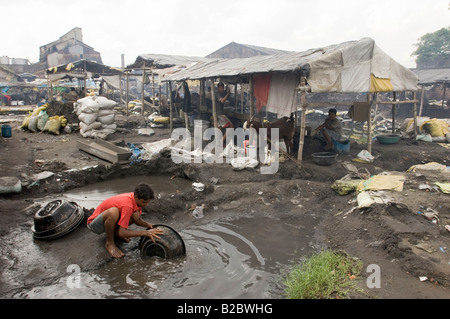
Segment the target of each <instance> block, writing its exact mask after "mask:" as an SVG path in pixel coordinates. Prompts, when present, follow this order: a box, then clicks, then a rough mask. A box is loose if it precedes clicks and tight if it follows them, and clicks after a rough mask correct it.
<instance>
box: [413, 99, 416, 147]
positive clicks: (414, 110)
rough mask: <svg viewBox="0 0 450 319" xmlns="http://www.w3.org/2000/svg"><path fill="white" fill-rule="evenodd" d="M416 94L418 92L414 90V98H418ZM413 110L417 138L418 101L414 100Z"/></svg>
mask: <svg viewBox="0 0 450 319" xmlns="http://www.w3.org/2000/svg"><path fill="white" fill-rule="evenodd" d="M416 95H417V92H416V91H414V92H413V100H415V99H416ZM413 112H414V139H415V138H416V137H417V103H416V102H414V109H413Z"/></svg>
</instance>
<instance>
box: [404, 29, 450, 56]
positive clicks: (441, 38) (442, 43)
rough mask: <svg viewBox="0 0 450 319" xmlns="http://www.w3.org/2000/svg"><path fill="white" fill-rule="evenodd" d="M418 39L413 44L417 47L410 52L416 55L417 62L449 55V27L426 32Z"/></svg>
mask: <svg viewBox="0 0 450 319" xmlns="http://www.w3.org/2000/svg"><path fill="white" fill-rule="evenodd" d="M418 40H419V42H418V43H416V44H415V46H416V47H417V49H416V50H415V51H414V52H413V53H412V54H411V56H417V59H416V62H417V63H421V62H426V61H429V60H431V59H434V58H445V57H450V27H447V28H442V29H440V30H438V31H436V32H433V33H427V34H425V35H424V36H422V37H420V38H419V39H418Z"/></svg>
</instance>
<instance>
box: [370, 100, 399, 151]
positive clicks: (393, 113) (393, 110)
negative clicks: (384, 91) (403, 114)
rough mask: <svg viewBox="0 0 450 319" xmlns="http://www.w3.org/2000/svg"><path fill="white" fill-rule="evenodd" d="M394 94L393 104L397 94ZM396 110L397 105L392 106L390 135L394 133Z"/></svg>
mask: <svg viewBox="0 0 450 319" xmlns="http://www.w3.org/2000/svg"><path fill="white" fill-rule="evenodd" d="M393 93H394V102H395V101H396V100H397V94H396V92H393ZM396 108H397V104H395V103H394V104H392V133H395V110H396ZM369 153H370V152H369Z"/></svg>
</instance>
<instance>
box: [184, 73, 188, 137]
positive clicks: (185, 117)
mask: <svg viewBox="0 0 450 319" xmlns="http://www.w3.org/2000/svg"><path fill="white" fill-rule="evenodd" d="M185 84H186V82H183V93H184V98H186V86H185ZM183 113H184V124H186V129H187V130H189V118H188V114H187V112H185V111H183Z"/></svg>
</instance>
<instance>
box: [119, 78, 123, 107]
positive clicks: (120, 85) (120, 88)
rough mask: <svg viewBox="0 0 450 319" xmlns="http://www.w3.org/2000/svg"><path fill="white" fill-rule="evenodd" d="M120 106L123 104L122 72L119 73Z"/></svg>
mask: <svg viewBox="0 0 450 319" xmlns="http://www.w3.org/2000/svg"><path fill="white" fill-rule="evenodd" d="M119 106H122V74H119Z"/></svg>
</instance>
